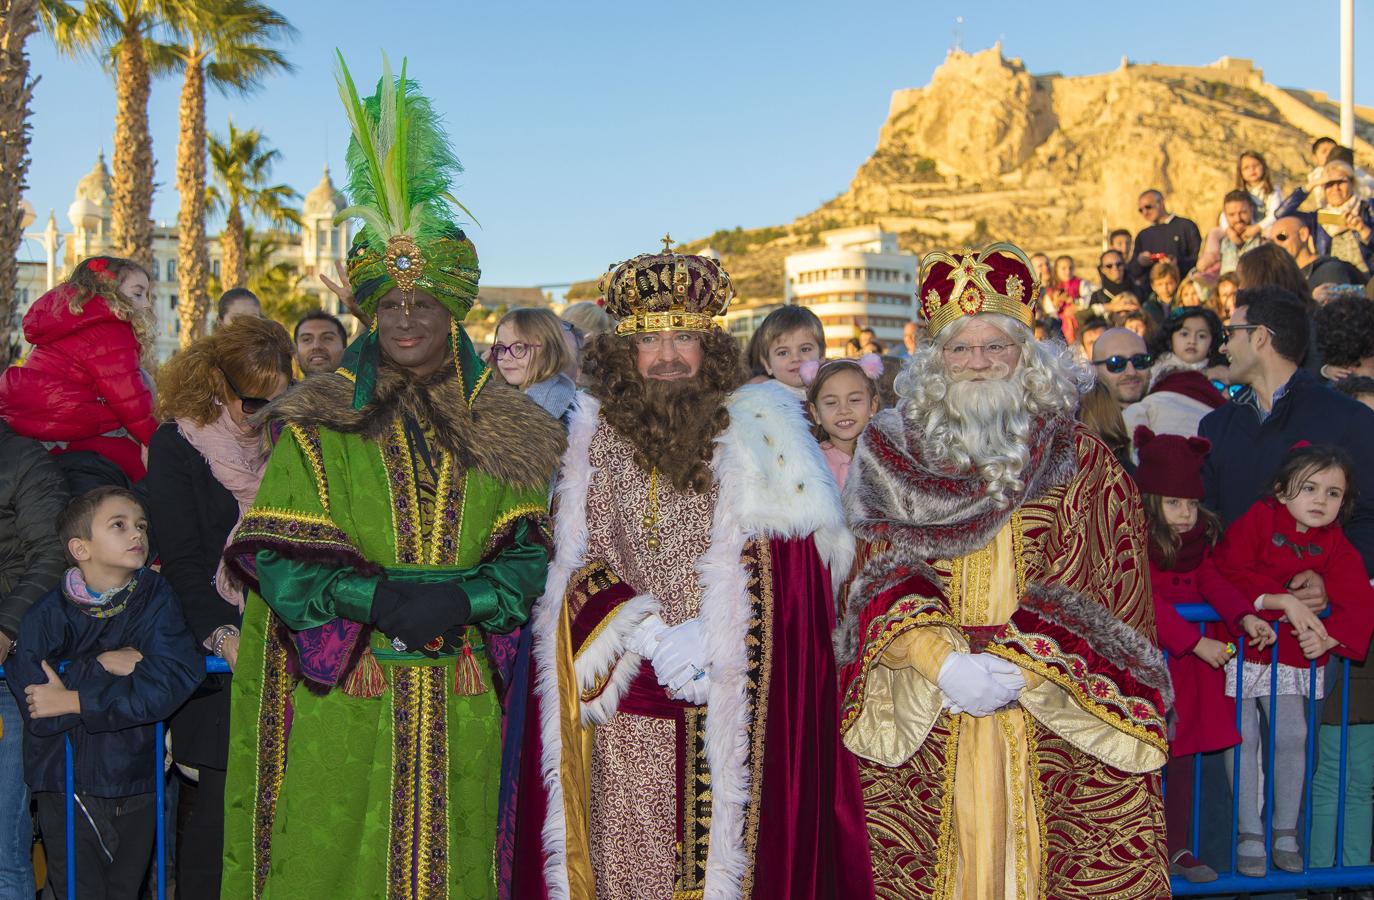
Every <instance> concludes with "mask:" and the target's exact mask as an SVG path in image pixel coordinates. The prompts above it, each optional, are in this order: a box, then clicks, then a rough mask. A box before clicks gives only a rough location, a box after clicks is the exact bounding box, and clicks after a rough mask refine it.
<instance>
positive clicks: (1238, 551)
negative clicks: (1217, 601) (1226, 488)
mask: <svg viewBox="0 0 1374 900" xmlns="http://www.w3.org/2000/svg"><path fill="white" fill-rule="evenodd" d="M1354 483H1355V482H1354V466H1353V464H1352V462H1351V460H1350V458H1349V457H1348V456H1346V454H1345V453H1344V452H1343V451H1341V450H1338V449H1335V448H1331V447H1318V446H1311V445H1307V444H1299V445H1298V446H1296V447H1294V448H1293V449H1292V450H1290V451H1289V452H1288V455H1287V456H1286V457H1284V460H1283V463H1282V464H1281V465H1280V466H1279V471H1278V473H1277V474H1276V475H1275V476H1274V479H1273V481H1272V483H1271V488H1270V493H1269V495H1268V496H1266V497H1263V498H1261V499H1260V500H1258V501H1256V503H1255V505H1254V506H1251V507H1250V509H1248V510H1246V512H1245V514H1244V515H1242V516H1241V517H1240V518H1239V519H1237V520H1236V521H1234V522H1232V523H1231V527H1230V528H1228V529H1227V531H1226V536H1225V537H1224V538H1223V539H1222V542H1221V544H1220V545H1219V546H1218V548H1217V556H1216V561H1217V568H1218V569H1219V570H1220V572H1221V574H1222V576H1223V577H1225V578H1226V580H1228V581H1230V582H1231V583H1232V584H1234V585H1235V586H1236V587H1237V588H1239V589H1240V591H1241V594H1242V595H1243V596H1244V597H1245V598H1246V599H1247V600H1252V601H1253V605H1254V609H1255V610H1256V611H1261V612H1263V614H1264V615H1265V617H1266V618H1269V619H1271V620H1274V619H1277V620H1280V621H1286V622H1287V625H1288V626H1289V628H1288V629H1285V630H1290V629H1291V631H1292V633H1293V636H1294V638H1295V639H1293V640H1284V641H1280V642H1279V652H1278V663H1277V665H1278V673H1277V689H1276V690H1275V692H1274V693H1275V694H1276V696H1270V680H1271V673H1270V654H1268V653H1265V654H1263V655H1261V654H1259V653H1258V652H1257V651H1255V650H1252V649H1248V648H1247V650H1246V652H1245V666H1244V670H1243V675H1242V679H1241V680H1242V684H1241V686H1240V691H1241V693H1240V696H1241V699H1240V701H1239V702H1240V704H1241V747H1240V754H1241V759H1240V783H1239V784H1237V785H1233V786H1232V789H1233V790H1235V791H1236V792H1237V794H1238V795H1239V800H1240V822H1239V830H1240V835H1239V838H1240V843H1239V844H1238V845H1237V848H1236V858H1237V868H1239V870H1240V871H1241V873H1242V874H1245V875H1263V874H1264V873H1265V849H1266V848H1265V846H1264V834H1263V819H1261V818H1260V786H1259V765H1260V755H1261V752H1262V745H1263V738H1262V731H1261V725H1260V712H1261V711H1262V712H1263V714H1264V716H1265V719H1266V721H1267V720H1268V719H1269V718H1270V717H1271V716H1272V717H1273V720H1274V723H1275V739H1274V744H1273V746H1271V747H1270V748H1269V752H1270V753H1272V754H1273V765H1274V768H1273V772H1274V778H1273V791H1274V794H1273V796H1274V810H1273V812H1274V816H1273V835H1274V846H1273V860H1274V865H1275V866H1277V867H1278V868H1280V869H1283V870H1284V871H1286V872H1300V871H1302V865H1303V861H1302V854H1301V853H1300V852H1299V850H1298V843H1297V824H1298V812H1299V810H1300V807H1301V804H1302V791H1303V781H1304V778H1303V765H1304V760H1305V753H1304V743H1305V741H1306V739H1307V718H1306V709H1305V707H1306V703H1305V702H1304V698H1306V697H1307V696H1308V693H1309V685H1310V683H1311V679H1310V676H1309V663H1310V662H1311V661H1315V663H1316V665H1317V666H1318V667H1319V668H1320V667H1321V666H1322V665H1324V664H1325V663H1326V659H1327V653H1328V652H1329V651H1332V650H1334V651H1335V652H1337V653H1339V654H1340V655H1342V656H1345V657H1348V658H1350V659H1352V660H1354V661H1357V662H1358V661H1359V660H1362V659H1364V656H1365V651H1366V649H1367V648H1368V646H1369V638H1370V634H1371V632H1374V588H1371V587H1370V586H1369V580H1368V575H1366V574H1365V568H1364V563H1363V561H1362V560H1361V558H1360V555H1359V553H1358V551H1356V550H1355V548H1354V547H1353V546H1352V545H1351V544H1350V542H1349V541H1348V540H1346V537H1345V534H1344V533H1343V532H1342V530H1341V525H1340V523H1341V521H1342V520H1343V519H1344V518H1345V517H1346V516H1347V515H1348V514H1349V512H1350V510H1351V509H1352V508H1353V506H1354V499H1355V498H1354ZM1308 571H1311V572H1315V573H1316V574H1317V575H1319V576H1321V578H1322V580H1323V582H1324V584H1325V586H1326V595H1327V599H1328V601H1329V603H1330V615H1329V616H1328V617H1327V618H1326V619H1325V620H1322V619H1318V617H1317V613H1316V612H1314V611H1313V610H1312V609H1309V608H1308V607H1307V606H1306V605H1305V604H1304V603H1303V602H1302V601H1301V600H1299V599H1298V598H1297V597H1295V596H1293V594H1292V593H1291V592H1290V591H1289V588H1288V585H1289V584H1290V583H1291V582H1292V581H1293V579H1294V578H1295V577H1297V576H1298V575H1300V574H1302V573H1304V572H1308ZM1226 690H1227V694H1228V695H1232V696H1234V694H1235V692H1236V674H1235V661H1234V660H1232V661H1231V662H1229V663H1228V664H1227V679H1226ZM1323 693H1324V683H1323V680H1322V679H1321V678H1320V677H1318V678H1317V680H1316V694H1317V697H1318V698H1320V697H1321V696H1322V695H1323ZM1231 771H1232V769H1231V767H1228V768H1227V772H1228V773H1230V772H1231Z"/></svg>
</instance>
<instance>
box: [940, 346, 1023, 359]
mask: <svg viewBox="0 0 1374 900" xmlns="http://www.w3.org/2000/svg"><path fill="white" fill-rule="evenodd" d="M1016 349H1018V347H1017V345H1016V344H1015V343H1012V342H1011V341H993V342H992V343H990V344H953V345H951V346H948V347H945V348H944V354H945V358H946V359H948V360H949V361H950V362H953V363H964V362H967V361H968V360H970V359H972V358H973V354H974V353H975V352H977V351H980V350H981V351H982V352H983V354H984V355H986V356H988V357H989V358H991V359H1002V358H1005V357H1008V356H1011V354H1012V351H1013V350H1016Z"/></svg>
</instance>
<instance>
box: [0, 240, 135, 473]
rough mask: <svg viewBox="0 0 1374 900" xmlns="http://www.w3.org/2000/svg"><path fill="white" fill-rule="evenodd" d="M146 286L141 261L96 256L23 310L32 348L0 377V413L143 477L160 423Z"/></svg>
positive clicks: (60, 447)
mask: <svg viewBox="0 0 1374 900" xmlns="http://www.w3.org/2000/svg"><path fill="white" fill-rule="evenodd" d="M148 284H149V282H148V273H147V272H146V271H144V269H143V267H142V266H140V265H139V264H138V263H135V262H132V261H131V260H127V259H118V258H116V257H111V256H95V257H91V258H90V259H86V260H83V261H82V262H81V263H80V264H79V265H78V266H77V267H76V269H75V270H74V271H73V272H72V275H71V277H70V278H68V279H67V281H66V282H64V283H63V284H60V285H58V286H57V287H55V288H53V289H52V290H50V291H48V292H47V293H46V294H44V295H43V296H42V297H39V298H38V300H37V301H35V302H34V304H33V306H32V307H30V308H29V311H28V312H27V313H26V314H25V315H24V339H25V340H26V341H28V342H29V343H30V344H33V352H32V353H31V354H29V358H28V361H27V362H25V363H24V365H22V366H11V367H10V368H9V369H7V370H6V371H5V373H4V374H3V375H0V417H3V418H4V420H5V421H6V422H8V423H9V426H10V427H11V428H13V429H14V430H15V431H16V432H18V433H19V434H22V435H24V436H25V437H29V438H33V439H35V440H38V441H42V442H43V443H44V444H45V445H46V446H47V447H48V449H49V450H51V451H52V452H54V453H63V452H72V451H76V450H93V451H95V452H96V453H99V454H100V455H101V456H104V457H106V458H108V459H109V460H110V461H111V462H113V463H115V464H116V465H118V466H119V468H120V469H122V470H123V471H124V474H126V475H128V476H129V480H130V481H138V480H139V479H141V478H142V477H143V476H144V474H145V473H146V469H145V462H144V460H145V456H146V453H147V449H146V448H147V446H148V442H149V441H150V440H152V437H153V432H154V431H156V430H157V424H158V423H157V419H155V418H154V417H153V392H152V390H151V388H150V387H149V382H148V380H147V377H146V376H145V375H144V369H145V368H151V365H152V351H153V324H154V319H153V314H152V301H151V299H150V297H149V295H148Z"/></svg>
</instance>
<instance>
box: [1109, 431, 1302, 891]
mask: <svg viewBox="0 0 1374 900" xmlns="http://www.w3.org/2000/svg"><path fill="white" fill-rule="evenodd" d="M1135 444H1136V448H1137V449H1138V451H1139V453H1140V465H1139V466H1138V467H1137V468H1136V472H1135V483H1136V486H1137V487H1139V488H1140V499H1141V502H1142V503H1143V504H1144V506H1145V523H1146V526H1147V528H1148V531H1149V536H1150V545H1149V548H1150V549H1149V552H1150V585H1151V589H1152V597H1153V600H1154V607H1155V628H1156V631H1157V633H1158V635H1159V644H1160V646H1161V647H1163V648H1164V650H1165V651H1166V652H1168V654H1169V678H1170V680H1172V681H1173V684H1174V708H1173V710H1172V711H1171V713H1170V718H1169V728H1170V733H1169V754H1170V757H1169V766H1168V769H1167V771H1166V773H1165V779H1166V784H1167V788H1166V791H1165V795H1164V824H1165V836H1166V841H1167V846H1168V850H1169V874H1171V875H1180V876H1182V877H1183V878H1184V879H1186V880H1188V881H1190V882H1196V883H1201V882H1208V881H1215V880H1216V877H1217V873H1216V870H1215V869H1213V868H1212V867H1211V866H1209V865H1207V864H1206V863H1204V862H1202V861H1201V860H1199V859H1198V858H1197V857H1195V856H1193V853H1192V851H1191V850H1190V849H1189V847H1190V843H1191V841H1190V838H1191V832H1192V820H1193V794H1194V791H1196V790H1197V786H1196V785H1194V783H1193V767H1194V763H1195V760H1196V754H1198V753H1212V752H1215V751H1218V750H1224V749H1226V748H1227V747H1234V746H1235V745H1236V744H1238V743H1240V735H1239V734H1238V733H1237V732H1236V727H1235V721H1236V710H1235V704H1234V701H1232V700H1229V699H1227V696H1226V689H1225V685H1224V684H1223V682H1224V681H1225V678H1226V676H1225V675H1224V674H1223V672H1222V667H1223V666H1224V665H1225V664H1226V663H1227V662H1228V661H1229V660H1230V658H1231V656H1232V655H1233V654H1234V653H1235V652H1236V645H1235V642H1234V641H1232V640H1231V637H1232V636H1239V635H1242V634H1243V635H1244V636H1246V637H1248V638H1249V639H1250V643H1251V645H1252V646H1253V647H1254V648H1255V649H1257V650H1258V649H1263V648H1264V647H1267V646H1269V645H1270V644H1272V643H1273V642H1274V640H1275V636H1274V631H1273V629H1272V628H1270V626H1269V624H1268V623H1267V622H1265V621H1264V620H1263V619H1261V618H1260V617H1259V616H1258V615H1256V614H1255V611H1254V610H1253V609H1252V608H1251V607H1250V603H1249V601H1248V600H1246V598H1245V597H1244V596H1242V595H1241V593H1240V591H1239V590H1237V589H1236V588H1235V587H1234V586H1233V585H1232V584H1231V583H1230V582H1228V581H1227V580H1226V579H1225V578H1223V577H1222V576H1221V574H1220V572H1218V571H1217V567H1216V563H1215V562H1214V561H1213V559H1212V554H1213V547H1214V545H1215V544H1216V542H1217V538H1218V537H1220V536H1221V522H1220V520H1219V519H1217V517H1216V514H1215V513H1213V512H1211V511H1210V510H1206V509H1203V508H1202V507H1201V505H1200V504H1199V501H1200V500H1201V499H1202V497H1203V493H1204V490H1203V485H1202V462H1203V460H1204V459H1205V458H1206V456H1207V451H1208V450H1209V449H1211V444H1210V443H1209V442H1208V441H1206V440H1204V439H1203V438H1198V437H1181V436H1179V435H1173V434H1159V435H1156V434H1155V433H1154V432H1152V431H1151V430H1150V429H1149V428H1146V427H1145V426H1144V425H1142V426H1140V427H1139V428H1137V429H1136V430H1135ZM1193 603H1207V604H1210V605H1211V607H1212V608H1213V609H1214V610H1216V612H1217V613H1218V614H1219V615H1220V616H1221V619H1222V621H1223V622H1224V623H1226V627H1227V628H1229V632H1226V633H1223V632H1222V631H1221V630H1217V631H1215V632H1214V633H1213V636H1210V637H1208V636H1204V635H1203V634H1202V633H1201V632H1200V631H1199V630H1198V626H1197V625H1195V624H1193V623H1191V622H1186V621H1184V619H1183V617H1182V616H1181V615H1179V613H1178V610H1177V609H1176V608H1175V607H1176V606H1178V605H1179V604H1193Z"/></svg>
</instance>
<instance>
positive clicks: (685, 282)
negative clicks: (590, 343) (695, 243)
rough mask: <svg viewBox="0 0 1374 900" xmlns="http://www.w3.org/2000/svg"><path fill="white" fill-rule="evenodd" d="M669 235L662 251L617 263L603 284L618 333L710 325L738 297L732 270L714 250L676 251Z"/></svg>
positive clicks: (698, 328) (697, 328)
mask: <svg viewBox="0 0 1374 900" xmlns="http://www.w3.org/2000/svg"><path fill="white" fill-rule="evenodd" d="M671 240H672V239H671V238H664V250H663V252H662V253H645V254H642V255H640V256H636V257H635V258H634V259H628V260H626V261H625V262H623V263H620V264H619V265H615V266H612V267H611V269H610V271H609V272H607V273H606V274H605V275H603V276H601V281H600V282H599V283H598V287H599V288H600V290H601V293H602V296H604V297H605V298H606V312H607V313H609V314H610V315H611V316H613V317H614V318H615V319H616V321H617V323H618V324H617V325H616V329H615V333H616V334H620V335H625V334H639V333H642V332H648V331H703V332H704V331H710V330H711V329H712V328H714V327H715V321H714V320H715V318H716V317H717V316H723V315H725V311H726V310H727V309H729V307H730V301H731V300H732V299H734V296H735V289H734V286H733V285H732V284H731V283H730V276H729V275H728V274H726V272H725V270H724V269H722V268H721V266H720V263H718V262H717V261H716V260H714V259H712V258H710V257H709V256H694V255H691V254H687V253H674V252H672V251H671V250H669V249H668V244H670V243H671Z"/></svg>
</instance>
